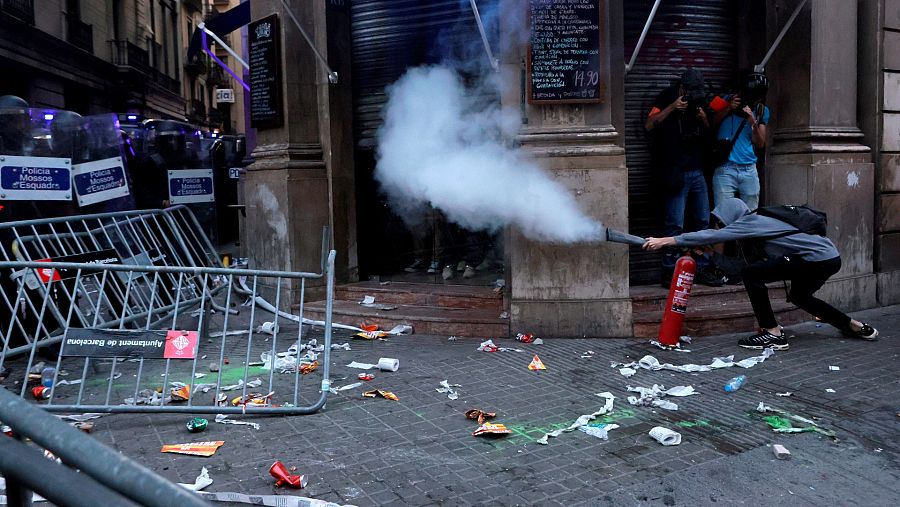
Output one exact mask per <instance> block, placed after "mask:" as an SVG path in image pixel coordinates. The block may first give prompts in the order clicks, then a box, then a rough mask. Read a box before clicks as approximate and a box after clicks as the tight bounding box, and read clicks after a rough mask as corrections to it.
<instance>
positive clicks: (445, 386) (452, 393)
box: [435, 380, 462, 400]
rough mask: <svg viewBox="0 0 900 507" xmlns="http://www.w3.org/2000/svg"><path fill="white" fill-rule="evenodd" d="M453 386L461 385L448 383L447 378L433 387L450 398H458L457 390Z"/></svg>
mask: <svg viewBox="0 0 900 507" xmlns="http://www.w3.org/2000/svg"><path fill="white" fill-rule="evenodd" d="M454 387H462V386H461V385H460V384H450V383H448V381H447V380H442V381H441V387H438V388H435V391H437V392H439V393H446V394H447V397H448V398H450V399H451V400H456V399H459V392H458V391H457V390H456V389H453V388H454Z"/></svg>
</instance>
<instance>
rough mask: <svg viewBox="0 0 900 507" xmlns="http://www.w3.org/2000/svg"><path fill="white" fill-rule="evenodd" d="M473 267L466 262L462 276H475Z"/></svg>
mask: <svg viewBox="0 0 900 507" xmlns="http://www.w3.org/2000/svg"><path fill="white" fill-rule="evenodd" d="M475 274H476V273H475V268H474V267H472V266H470V265H468V264H466V270H465V271H463V278H475Z"/></svg>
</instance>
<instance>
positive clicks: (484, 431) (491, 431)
mask: <svg viewBox="0 0 900 507" xmlns="http://www.w3.org/2000/svg"><path fill="white" fill-rule="evenodd" d="M510 433H512V431H510V430H509V429H508V428H507V427H506V426H504V425H503V424H500V423H489V422H486V423H484V424H482V425H481V426H479V427H478V429H476V430H475V431H473V432H472V436H473V437H478V436H482V435H491V436H504V435H509V434H510Z"/></svg>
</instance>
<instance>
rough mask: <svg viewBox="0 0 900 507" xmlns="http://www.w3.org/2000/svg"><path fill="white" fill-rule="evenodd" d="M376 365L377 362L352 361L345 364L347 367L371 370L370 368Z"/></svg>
mask: <svg viewBox="0 0 900 507" xmlns="http://www.w3.org/2000/svg"><path fill="white" fill-rule="evenodd" d="M377 366H378V365H377V364H369V363H359V362H356V361H353V362H352V363H350V364H348V365H347V368H356V369H359V370H371V369H372V368H376V367H377Z"/></svg>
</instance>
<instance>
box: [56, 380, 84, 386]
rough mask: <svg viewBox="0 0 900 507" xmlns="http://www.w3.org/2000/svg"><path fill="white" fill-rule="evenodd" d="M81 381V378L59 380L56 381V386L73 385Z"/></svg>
mask: <svg viewBox="0 0 900 507" xmlns="http://www.w3.org/2000/svg"><path fill="white" fill-rule="evenodd" d="M80 383H81V379H78V380H60V381H58V382H57V383H56V386H57V387H59V386H73V385H77V384H80Z"/></svg>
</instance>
